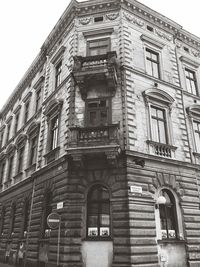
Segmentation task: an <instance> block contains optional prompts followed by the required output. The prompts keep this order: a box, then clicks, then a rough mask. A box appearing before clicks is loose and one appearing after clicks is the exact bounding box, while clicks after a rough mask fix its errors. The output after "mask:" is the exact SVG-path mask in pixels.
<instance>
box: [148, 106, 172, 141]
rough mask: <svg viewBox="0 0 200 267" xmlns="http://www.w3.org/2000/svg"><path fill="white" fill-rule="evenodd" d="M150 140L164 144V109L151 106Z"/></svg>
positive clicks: (165, 132) (165, 136) (165, 133)
mask: <svg viewBox="0 0 200 267" xmlns="http://www.w3.org/2000/svg"><path fill="white" fill-rule="evenodd" d="M151 123H152V127H151V128H152V140H153V141H155V142H159V143H163V144H166V143H168V142H167V131H166V115H165V110H164V109H160V108H157V107H154V106H151Z"/></svg>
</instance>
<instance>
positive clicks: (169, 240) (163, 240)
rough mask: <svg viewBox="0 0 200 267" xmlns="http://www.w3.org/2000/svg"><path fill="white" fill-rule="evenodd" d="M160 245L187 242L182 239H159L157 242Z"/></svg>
mask: <svg viewBox="0 0 200 267" xmlns="http://www.w3.org/2000/svg"><path fill="white" fill-rule="evenodd" d="M157 242H158V244H166V243H173V244H175V243H177V244H180V243H185V242H186V241H185V240H184V239H182V240H180V239H158V240H157Z"/></svg>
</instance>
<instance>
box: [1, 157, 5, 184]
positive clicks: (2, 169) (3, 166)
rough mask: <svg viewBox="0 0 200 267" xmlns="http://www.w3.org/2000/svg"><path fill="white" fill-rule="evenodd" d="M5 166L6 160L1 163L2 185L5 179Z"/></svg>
mask: <svg viewBox="0 0 200 267" xmlns="http://www.w3.org/2000/svg"><path fill="white" fill-rule="evenodd" d="M5 167H6V162H5V160H4V161H3V162H2V163H1V173H0V186H1V185H2V183H3V179H4V173H5Z"/></svg>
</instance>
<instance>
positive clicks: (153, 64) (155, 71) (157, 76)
mask: <svg viewBox="0 0 200 267" xmlns="http://www.w3.org/2000/svg"><path fill="white" fill-rule="evenodd" d="M152 68H153V77H156V78H159V72H158V64H157V63H152Z"/></svg>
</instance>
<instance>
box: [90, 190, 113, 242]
mask: <svg viewBox="0 0 200 267" xmlns="http://www.w3.org/2000/svg"><path fill="white" fill-rule="evenodd" d="M110 235H111V233H110V197H109V191H108V189H107V188H106V187H105V186H103V185H95V186H93V187H92V188H91V189H90V191H89V193H88V197H87V236H88V237H90V238H92V237H94V238H95V237H101V238H105V237H109V236H110Z"/></svg>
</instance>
